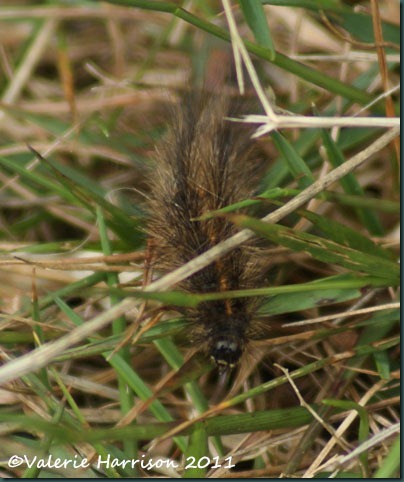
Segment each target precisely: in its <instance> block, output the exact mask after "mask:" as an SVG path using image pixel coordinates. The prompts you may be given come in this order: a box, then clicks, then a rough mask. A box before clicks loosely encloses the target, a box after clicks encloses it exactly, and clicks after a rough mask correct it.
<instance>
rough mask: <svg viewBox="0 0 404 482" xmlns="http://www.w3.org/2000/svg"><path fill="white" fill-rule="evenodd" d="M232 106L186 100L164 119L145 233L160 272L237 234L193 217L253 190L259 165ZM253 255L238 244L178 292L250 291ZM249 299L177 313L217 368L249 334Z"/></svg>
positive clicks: (222, 100) (255, 271) (229, 362)
mask: <svg viewBox="0 0 404 482" xmlns="http://www.w3.org/2000/svg"><path fill="white" fill-rule="evenodd" d="M240 108H241V104H240V103H239V102H237V101H236V102H235V101H230V100H229V98H227V97H225V96H218V95H211V96H209V97H206V96H205V95H194V96H192V97H191V96H190V97H189V98H188V99H186V100H184V102H183V103H182V105H181V107H180V108H179V109H178V110H177V112H176V113H175V114H174V115H173V116H172V126H171V128H170V130H169V132H168V135H167V137H166V139H165V141H164V142H163V143H162V144H161V145H160V146H159V147H158V149H157V150H156V156H155V157H156V159H155V160H156V169H155V171H154V172H153V177H152V179H151V199H150V206H149V207H150V215H151V216H150V217H151V219H150V223H149V227H148V232H149V235H150V236H151V238H152V239H153V240H154V243H153V244H154V245H155V246H156V251H157V253H156V265H157V268H158V270H159V271H161V272H163V273H164V272H168V271H171V270H174V269H175V268H178V267H179V266H181V265H183V264H185V263H186V262H188V261H190V260H191V259H193V258H194V257H196V256H197V255H199V254H202V253H203V252H205V251H206V250H208V249H209V248H211V247H212V246H214V245H216V244H217V243H219V242H220V241H222V240H224V239H227V238H228V237H230V236H232V235H233V234H235V233H236V232H237V228H236V227H235V226H234V225H233V223H231V221H229V220H228V219H226V218H222V217H220V218H219V217H215V218H211V219H207V220H203V221H202V220H201V221H200V220H195V218H198V217H200V216H201V215H203V214H204V213H206V212H208V211H211V210H217V209H220V208H223V207H224V206H227V205H229V204H232V203H235V202H238V201H241V200H243V199H246V198H248V197H250V196H251V195H252V194H253V193H254V188H255V187H256V182H257V175H258V174H259V172H260V171H261V168H262V162H260V161H259V160H258V159H257V157H256V156H255V155H254V147H253V145H252V142H251V140H250V134H251V131H250V130H249V129H248V130H247V131H246V129H245V127H244V126H241V125H240V124H237V123H234V122H231V121H229V120H228V119H226V117H236V116H238V115H239V114H240ZM253 252H254V250H252V249H251V247H249V246H240V247H238V248H237V249H234V250H233V251H231V252H230V253H228V254H226V255H225V256H224V257H222V258H220V259H218V260H217V261H215V262H213V263H212V264H210V265H209V266H207V267H205V268H204V269H202V270H200V271H199V272H197V273H195V274H193V275H192V276H190V277H189V278H187V279H185V280H183V281H182V282H181V283H180V285H179V288H181V289H183V290H185V291H187V292H190V293H209V292H223V291H229V290H239V289H246V288H251V287H255V286H257V284H258V283H259V282H260V279H261V278H262V273H261V270H260V269H259V268H258V263H257V258H256V254H253ZM255 301H256V300H254V299H251V298H237V299H224V300H216V301H209V302H203V303H201V304H199V305H198V306H197V308H196V309H192V310H190V309H187V310H185V311H183V314H184V316H185V317H186V318H187V320H188V321H189V323H190V330H189V333H190V336H189V338H190V340H191V342H192V343H193V344H194V345H195V346H196V347H197V348H198V349H200V350H202V351H203V352H204V353H205V354H206V355H208V356H209V357H210V358H211V359H213V360H214V362H215V363H216V365H218V366H219V368H222V369H225V368H231V367H234V366H235V365H236V364H237V363H238V362H239V360H240V358H241V356H242V354H243V352H244V350H245V348H246V346H247V345H248V342H249V340H250V338H251V334H252V331H253V330H252V326H251V321H252V317H253V313H254V309H255V306H256V302H255ZM179 311H181V310H179Z"/></svg>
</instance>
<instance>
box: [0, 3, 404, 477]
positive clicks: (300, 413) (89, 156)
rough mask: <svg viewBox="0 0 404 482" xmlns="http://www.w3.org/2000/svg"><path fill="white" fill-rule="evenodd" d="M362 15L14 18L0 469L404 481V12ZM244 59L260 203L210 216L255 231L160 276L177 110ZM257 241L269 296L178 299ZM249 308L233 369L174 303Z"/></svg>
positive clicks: (92, 11)
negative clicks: (157, 191)
mask: <svg viewBox="0 0 404 482" xmlns="http://www.w3.org/2000/svg"><path fill="white" fill-rule="evenodd" d="M352 5H353V4H352V3H351V2H343V1H342V0H335V1H334V0H333V1H331V0H327V1H324V0H323V1H319V0H311V1H304V0H296V1H289V2H287V1H276V2H275V1H266V0H265V1H262V2H261V1H258V0H249V1H245V0H240V1H239V2H236V1H235V0H234V1H232V2H231V1H229V0H223V1H222V2H219V1H214V0H212V1H209V2H206V1H200V0H191V1H184V2H165V1H151V0H150V1H147V2H146V1H143V0H114V1H108V2H102V3H100V2H96V1H92V0H88V1H84V0H77V1H75V2H66V3H65V4H64V3H63V4H62V2H29V1H25V2H23V1H21V2H18V3H17V4H16V2H3V4H2V6H1V7H0V25H1V28H0V44H1V45H2V49H1V51H0V59H1V64H0V65H1V72H2V75H1V76H0V96H1V103H0V130H1V141H0V183H1V187H0V206H1V207H0V215H1V217H0V249H1V253H0V303H1V304H0V310H1V311H0V346H1V347H2V358H3V365H2V366H1V367H0V383H1V390H0V394H1V407H0V426H1V430H2V441H3V443H2V446H1V449H0V453H1V460H2V461H3V466H2V467H3V473H4V474H5V475H6V476H12V477H34V478H36V477H38V478H42V477H49V476H59V477H68V478H70V477H111V478H115V477H152V476H168V477H177V476H180V477H188V478H189V477H242V478H244V477H246V478H247V477H248V478H249V477H281V476H289V477H299V478H300V477H303V476H304V477H325V478H328V477H332V478H333V477H355V478H369V477H376V478H381V477H398V476H399V475H398V474H399V460H400V451H399V424H398V422H399V417H400V411H399V367H400V365H399V327H398V319H399V306H398V296H399V295H398V287H399V268H398V263H397V259H398V248H399V245H398V243H399V242H398V234H397V232H398V230H397V225H398V222H399V202H398V197H399V186H398V153H399V147H398V140H397V126H398V125H399V121H398V120H397V116H398V114H399V108H400V104H399V96H398V88H397V86H398V85H399V55H398V54H399V52H398V45H399V25H398V23H397V18H398V9H399V6H398V3H397V5H396V4H395V2H388V1H379V2H375V1H370V2H362V3H361V5H360V8H359V7H358V8H353V7H352ZM215 56H216V57H215ZM212 59H213V60H212ZM215 59H216V60H215ZM217 59H221V60H219V61H217ZM230 62H232V63H233V62H234V65H235V71H236V72H238V75H239V76H238V85H239V87H240V88H241V89H244V90H245V91H246V93H247V95H249V96H250V97H255V98H256V99H257V102H259V103H261V106H262V112H258V111H254V112H251V116H249V117H248V118H247V119H245V120H247V121H250V122H252V123H253V124H254V125H255V126H256V137H257V145H258V146H259V149H260V150H261V152H262V153H263V155H265V158H266V159H267V160H268V169H267V172H266V174H265V176H264V177H263V179H262V180H261V185H260V194H259V195H258V196H256V197H255V198H253V199H247V200H245V201H242V202H241V203H238V204H237V205H234V206H227V207H226V208H225V209H224V210H223V212H221V213H206V214H205V216H215V215H226V216H230V218H231V219H232V220H233V222H234V223H236V224H237V225H238V226H239V227H240V233H238V234H237V235H236V236H234V237H233V238H230V239H229V240H227V241H226V242H224V243H220V244H219V245H217V246H216V247H214V248H213V249H211V250H209V251H208V252H206V253H204V254H203V255H201V256H198V257H196V258H195V259H194V260H193V261H191V262H190V263H187V265H184V266H183V267H181V268H179V269H178V270H176V271H175V272H173V273H169V274H167V275H165V276H163V277H160V278H159V279H153V280H150V279H149V276H148V272H147V269H146V268H147V263H148V260H147V252H146V239H145V238H146V237H145V227H146V226H147V210H146V209H145V201H146V200H147V178H148V176H149V175H150V174H149V173H150V172H152V166H153V162H152V159H153V152H154V146H155V144H158V142H159V139H161V137H162V136H163V135H164V132H165V128H166V124H165V122H166V121H165V120H164V119H165V118H164V115H163V113H164V112H165V105H166V104H168V103H170V102H171V99H172V98H176V97H177V96H178V94H179V93H180V92H182V91H183V90H184V89H187V88H188V87H189V85H191V83H192V82H193V81H196V82H198V81H199V82H200V81H201V79H202V78H203V76H204V75H211V76H212V78H213V79H215V78H216V77H215V76H219V74H218V73H217V67H218V66H219V65H220V63H230ZM212 65H213V67H212ZM206 73H207V74H206ZM217 78H218V77H217ZM217 78H216V81H218V80H217ZM241 181H242V180H241ZM249 206H253V207H254V211H253V212H254V213H255V217H253V212H251V213H249V215H248V216H246V215H240V214H238V213H237V210H238V209H239V208H242V207H249ZM260 218H261V219H260ZM252 236H256V237H258V238H259V239H260V240H261V242H262V243H266V244H267V246H269V247H268V249H266V250H265V256H267V257H268V258H266V259H265V260H263V262H265V263H267V262H268V261H267V259H269V260H271V269H270V271H269V275H268V280H267V284H266V285H265V286H262V287H260V288H257V289H255V290H248V291H242V292H227V293H209V294H200V295H190V294H185V293H182V292H181V291H179V290H178V289H176V286H175V285H176V283H177V282H178V281H180V280H181V279H183V278H184V277H185V276H189V275H190V274H191V273H194V272H196V271H197V270H199V269H201V268H202V267H203V266H206V265H207V264H208V263H209V262H212V261H213V260H214V259H217V258H218V257H220V256H223V254H224V253H225V252H227V251H229V250H230V249H234V248H235V247H236V246H237V245H239V244H240V243H242V242H245V241H246V240H247V239H250V238H251V237H252ZM241 295H242V296H254V297H260V298H261V299H262V304H261V306H260V310H259V316H260V317H261V318H262V319H263V320H264V321H265V323H266V326H267V327H268V333H269V335H268V333H267V334H266V335H265V336H263V338H262V339H261V340H258V341H257V342H256V346H254V353H253V356H251V355H250V356H249V357H248V359H247V360H245V362H244V363H242V364H241V366H240V367H239V368H238V369H237V370H235V371H234V372H233V373H232V374H230V375H228V376H227V377H223V376H220V374H218V372H217V370H216V369H215V368H214V367H213V366H212V365H211V364H210V362H209V361H208V360H205V359H203V358H202V357H198V356H197V355H195V354H194V352H193V350H192V347H190V346H189V345H188V343H187V340H186V336H185V335H184V333H186V331H187V322H186V320H183V319H181V318H180V316H179V314H178V312H177V311H175V306H185V307H186V306H195V305H196V304H197V303H199V302H201V301H203V300H209V299H217V298H224V297H239V296H241ZM169 308H170V309H169ZM13 455H16V456H18V457H20V458H21V459H16V458H14V459H12V458H11V457H12V456H13ZM58 458H59V459H60V461H59V462H58V463H56V462H55V461H56V460H57V459H58ZM15 460H17V462H15V463H14V465H13V461H15ZM19 460H20V461H22V462H21V463H19V462H18V461H19ZM40 461H42V462H40ZM108 461H109V463H108ZM52 464H53V465H52Z"/></svg>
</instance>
